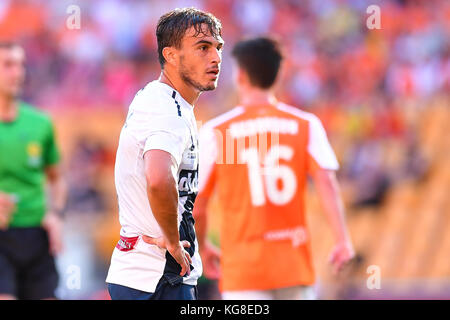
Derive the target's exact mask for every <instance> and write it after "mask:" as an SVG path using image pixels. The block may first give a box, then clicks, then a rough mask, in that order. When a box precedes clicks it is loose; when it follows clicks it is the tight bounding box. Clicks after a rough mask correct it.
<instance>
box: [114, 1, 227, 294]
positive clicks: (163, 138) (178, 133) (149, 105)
mask: <svg viewBox="0 0 450 320" xmlns="http://www.w3.org/2000/svg"><path fill="white" fill-rule="evenodd" d="M221 28H222V27H221V23H220V21H219V20H218V19H217V18H216V17H214V16H213V15H212V14H210V13H206V12H203V11H200V10H197V9H194V8H184V9H175V10H173V11H171V12H169V13H167V14H165V15H163V16H162V17H161V18H160V19H159V21H158V25H157V30H156V36H157V40H158V54H159V62H160V64H161V69H162V71H161V76H160V78H159V79H158V80H155V81H152V82H150V83H148V84H147V85H146V86H145V87H144V88H143V89H141V90H140V91H139V92H138V93H137V94H136V96H135V98H134V99H133V101H132V103H131V105H130V108H129V111H128V115H127V119H126V121H125V124H124V127H123V129H122V132H121V135H120V140H119V147H118V150H117V156H116V167H115V183H116V190H117V195H118V202H119V220H120V224H121V227H122V228H121V231H120V240H119V242H118V243H117V246H116V248H115V249H114V252H113V255H112V258H111V265H110V268H109V272H108V276H107V279H106V282H107V283H108V291H109V293H110V295H111V298H112V299H113V300H116V299H137V300H146V299H173V300H175V299H184V300H194V299H197V287H196V285H197V279H198V278H199V277H200V276H201V274H202V263H201V260H200V256H199V254H198V243H197V239H196V234H195V229H194V219H193V217H192V209H193V205H194V201H195V197H196V195H197V185H198V183H197V172H198V139H197V127H196V120H195V116H194V112H193V108H194V104H195V102H196V101H197V99H198V97H199V95H200V93H201V92H202V91H208V90H214V89H215V88H216V86H217V80H218V76H219V71H220V64H221V59H222V53H221V51H222V46H223V40H222V37H221Z"/></svg>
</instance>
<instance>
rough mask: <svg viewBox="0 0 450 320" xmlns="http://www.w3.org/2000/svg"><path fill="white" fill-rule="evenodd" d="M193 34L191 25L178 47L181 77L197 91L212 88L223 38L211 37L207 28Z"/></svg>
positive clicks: (216, 79) (219, 60)
mask: <svg viewBox="0 0 450 320" xmlns="http://www.w3.org/2000/svg"><path fill="white" fill-rule="evenodd" d="M203 30H204V32H203V33H200V34H198V35H195V30H194V28H193V27H191V28H190V29H188V30H187V31H186V34H185V36H184V37H183V39H182V42H181V48H180V49H179V52H180V55H179V57H180V58H179V62H178V63H179V64H178V65H179V72H180V76H181V79H183V81H185V82H186V83H187V84H189V85H191V86H192V87H194V88H196V89H197V90H199V91H209V90H214V89H215V88H216V87H217V81H218V79H219V72H220V64H221V62H222V47H223V40H222V38H221V37H220V36H219V38H215V37H213V36H212V35H211V34H210V33H209V31H208V28H207V27H206V26H205V27H204V28H203Z"/></svg>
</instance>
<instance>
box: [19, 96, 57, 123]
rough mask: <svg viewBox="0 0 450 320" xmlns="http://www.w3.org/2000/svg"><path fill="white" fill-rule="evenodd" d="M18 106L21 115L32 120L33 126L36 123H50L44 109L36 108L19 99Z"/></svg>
mask: <svg viewBox="0 0 450 320" xmlns="http://www.w3.org/2000/svg"><path fill="white" fill-rule="evenodd" d="M19 108H20V112H21V114H22V116H24V117H26V118H27V119H28V120H31V121H33V125H34V126H36V125H38V124H43V125H49V124H50V125H51V123H52V120H51V117H50V115H48V114H47V113H46V112H44V111H41V110H38V109H36V108H35V107H33V106H32V105H30V104H28V103H26V102H23V101H21V102H20V105H19Z"/></svg>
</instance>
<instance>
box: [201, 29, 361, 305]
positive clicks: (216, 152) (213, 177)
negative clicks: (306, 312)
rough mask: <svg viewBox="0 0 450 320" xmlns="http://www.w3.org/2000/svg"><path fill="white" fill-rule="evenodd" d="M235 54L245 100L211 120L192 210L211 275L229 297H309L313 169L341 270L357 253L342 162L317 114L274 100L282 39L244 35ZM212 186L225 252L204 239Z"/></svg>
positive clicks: (204, 130) (333, 258)
mask: <svg viewBox="0 0 450 320" xmlns="http://www.w3.org/2000/svg"><path fill="white" fill-rule="evenodd" d="M233 56H234V58H235V59H236V60H237V65H238V68H237V69H238V70H237V83H238V89H239V93H240V105H239V106H237V107H235V108H234V109H232V110H231V111H229V112H227V113H225V114H222V115H220V116H219V117H217V118H215V119H213V120H211V121H209V122H207V123H206V124H205V125H204V126H203V127H202V129H201V132H200V137H199V139H200V169H199V195H198V197H197V201H196V203H195V209H194V217H195V219H196V221H197V222H196V230H197V234H198V240H199V247H200V249H201V254H202V260H203V261H204V270H205V275H206V276H209V277H210V278H214V277H219V275H220V285H219V286H220V290H221V292H222V296H223V298H224V299H238V300H241V299H243V300H250V299H251V300H253V299H312V298H314V292H313V289H312V286H313V284H314V282H315V275H314V270H313V264H312V259H311V253H310V236H309V233H308V228H307V225H306V220H305V201H304V192H305V188H306V183H307V176H308V175H310V176H311V177H312V178H313V181H314V183H315V186H316V188H317V191H318V194H319V197H320V199H321V202H322V204H323V207H324V209H325V212H326V214H327V217H328V220H329V222H330V224H331V227H332V231H333V233H334V236H335V240H336V243H335V246H334V248H333V250H332V252H331V255H330V262H331V263H332V265H333V269H334V271H336V272H337V271H339V270H340V269H341V268H342V266H343V265H344V264H345V263H347V262H348V261H349V260H350V259H351V258H352V257H353V256H354V250H353V246H352V242H351V239H350V237H349V234H348V231H347V228H346V225H345V218H344V208H343V204H342V201H341V198H340V195H339V187H338V183H337V180H336V175H335V171H336V170H337V169H338V167H339V165H338V162H337V160H336V157H335V154H334V152H333V150H332V148H331V146H330V144H329V142H328V139H327V136H326V133H325V130H324V128H323V126H322V124H321V122H320V120H319V119H318V118H317V117H316V116H314V115H313V114H311V113H307V112H304V111H301V110H300V109H298V108H295V107H292V106H288V105H286V104H283V103H281V102H278V101H277V100H276V98H275V96H274V93H273V85H274V83H275V80H276V77H277V74H278V71H279V68H280V64H281V60H282V56H281V52H280V49H279V46H278V44H277V43H276V42H275V41H274V40H271V39H268V38H257V39H252V40H248V41H242V42H240V43H238V44H237V45H236V46H235V47H234V49H233ZM213 192H216V193H217V199H218V202H219V205H220V206H219V207H220V208H221V209H222V212H221V213H220V214H221V215H222V216H221V217H222V219H221V220H222V225H221V230H220V234H221V250H220V252H219V250H218V249H217V248H215V247H214V246H213V245H212V244H210V243H209V242H208V241H207V240H206V225H207V212H206V208H207V204H208V201H209V199H210V198H211V196H212V194H213ZM219 257H220V267H219V265H218V263H217V261H218V259H219ZM219 269H220V270H219ZM219 271H220V273H219Z"/></svg>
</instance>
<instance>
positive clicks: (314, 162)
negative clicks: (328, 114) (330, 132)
mask: <svg viewBox="0 0 450 320" xmlns="http://www.w3.org/2000/svg"><path fill="white" fill-rule="evenodd" d="M318 169H325V170H338V169H339V163H338V161H337V159H336V155H335V154H334V151H333V149H332V148H331V145H330V143H329V141H328V138H327V134H326V132H325V129H324V127H323V125H322V123H321V122H320V120H319V119H318V118H317V117H316V116H314V117H311V119H310V121H309V140H308V171H309V173H310V174H313V173H314V172H315V171H316V170H318Z"/></svg>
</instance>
